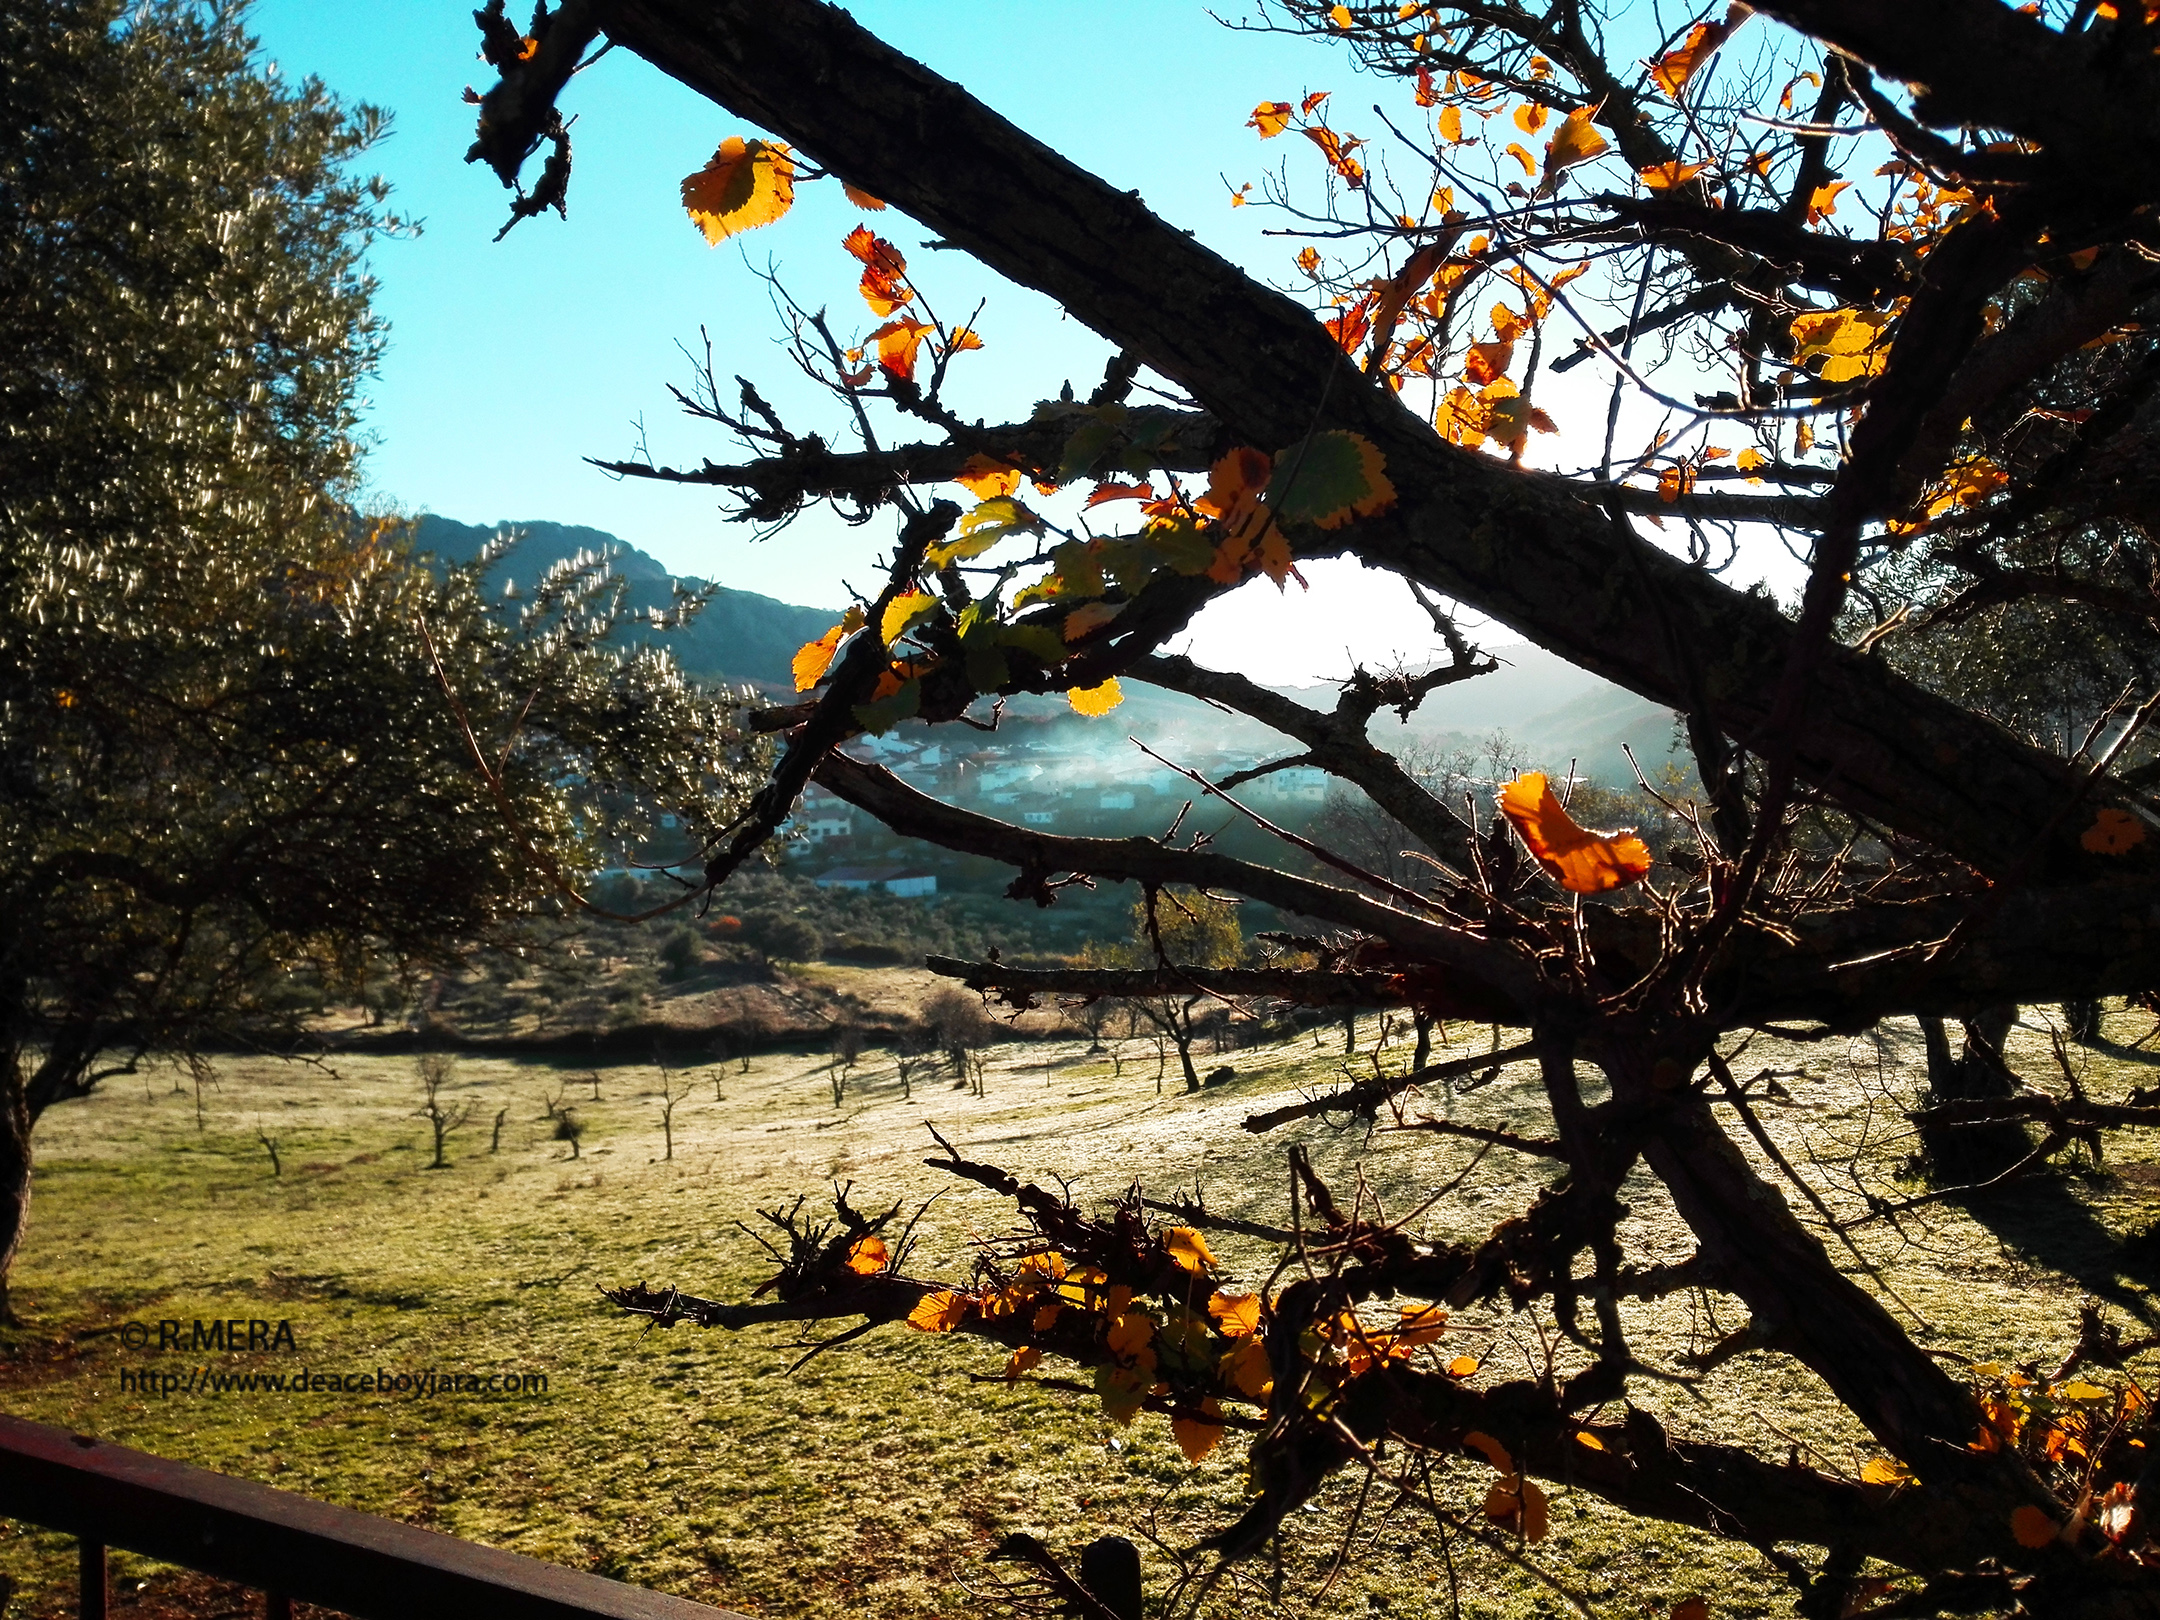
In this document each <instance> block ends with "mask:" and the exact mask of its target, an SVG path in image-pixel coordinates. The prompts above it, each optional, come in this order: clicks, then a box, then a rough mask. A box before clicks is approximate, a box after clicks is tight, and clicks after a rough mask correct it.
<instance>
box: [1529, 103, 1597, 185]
mask: <svg viewBox="0 0 2160 1620" xmlns="http://www.w3.org/2000/svg"><path fill="white" fill-rule="evenodd" d="M1596 110H1597V109H1596V108H1594V107H1577V108H1576V109H1575V110H1574V111H1573V112H1571V113H1569V114H1568V115H1567V117H1566V118H1564V119H1562V120H1561V121H1560V127H1559V128H1558V129H1557V130H1555V131H1554V132H1553V138H1552V139H1551V140H1549V141H1547V142H1546V143H1545V178H1544V180H1543V181H1542V182H1540V184H1539V186H1538V190H1539V191H1540V192H1549V191H1551V190H1553V189H1554V188H1555V187H1556V186H1558V185H1559V183H1560V175H1561V172H1562V171H1563V170H1566V169H1571V168H1573V167H1574V166H1575V165H1576V164H1578V163H1587V162H1589V161H1590V160H1591V159H1592V158H1594V157H1596V156H1597V155H1598V154H1599V153H1601V152H1603V151H1605V150H1606V148H1607V146H1608V144H1609V143H1608V142H1607V141H1606V139H1605V137H1604V136H1602V135H1600V134H1599V133H1598V132H1597V129H1596V127H1595V126H1593V125H1592V124H1591V122H1590V115H1591V114H1592V113H1593V112H1595V111H1596Z"/></svg>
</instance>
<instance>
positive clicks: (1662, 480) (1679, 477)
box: [1657, 461, 1695, 506]
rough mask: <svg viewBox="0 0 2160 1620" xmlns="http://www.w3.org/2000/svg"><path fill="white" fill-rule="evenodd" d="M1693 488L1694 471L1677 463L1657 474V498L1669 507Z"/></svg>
mask: <svg viewBox="0 0 2160 1620" xmlns="http://www.w3.org/2000/svg"><path fill="white" fill-rule="evenodd" d="M1694 488H1695V469H1694V468H1693V467H1690V466H1689V465H1688V464H1687V463H1686V462H1684V461H1683V462H1677V463H1675V464H1674V465H1673V466H1670V467H1667V468H1666V469H1665V470H1664V471H1663V472H1661V473H1659V474H1658V481H1657V498H1658V499H1659V500H1661V501H1663V502H1664V503H1665V504H1666V505H1668V506H1670V505H1671V504H1672V503H1673V502H1674V501H1677V500H1678V499H1679V498H1680V497H1681V496H1683V495H1685V494H1688V493H1689V492H1690V491H1692V490H1693V489H1694Z"/></svg>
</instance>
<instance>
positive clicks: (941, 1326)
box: [907, 1288, 974, 1333]
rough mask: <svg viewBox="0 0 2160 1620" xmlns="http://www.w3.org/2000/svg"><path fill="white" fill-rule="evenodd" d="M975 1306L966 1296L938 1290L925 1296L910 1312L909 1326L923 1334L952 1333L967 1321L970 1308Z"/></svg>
mask: <svg viewBox="0 0 2160 1620" xmlns="http://www.w3.org/2000/svg"><path fill="white" fill-rule="evenodd" d="M973 1304H974V1301H973V1300H971V1299H970V1298H969V1297H968V1296H967V1295H965V1294H956V1293H954V1292H953V1291H952V1290H951V1289H950V1288H940V1289H937V1290H935V1291H934V1292H931V1293H928V1294H925V1295H923V1297H922V1298H921V1299H920V1300H919V1301H917V1302H916V1305H915V1308H914V1309H913V1310H912V1311H909V1312H908V1319H907V1322H908V1326H909V1327H911V1328H915V1329H916V1330H918V1331H919V1332H923V1333H950V1332H951V1331H952V1330H953V1329H954V1328H956V1327H958V1326H959V1325H960V1324H961V1323H962V1322H965V1321H966V1320H967V1313H968V1308H969V1307H970V1306H971V1305H973Z"/></svg>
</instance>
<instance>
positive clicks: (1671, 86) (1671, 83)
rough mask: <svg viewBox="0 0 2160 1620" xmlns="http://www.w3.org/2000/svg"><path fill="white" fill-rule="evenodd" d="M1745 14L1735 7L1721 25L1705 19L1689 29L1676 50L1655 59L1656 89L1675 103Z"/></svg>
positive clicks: (1744, 10) (1653, 76)
mask: <svg viewBox="0 0 2160 1620" xmlns="http://www.w3.org/2000/svg"><path fill="white" fill-rule="evenodd" d="M1747 14H1748V13H1747V7H1746V6H1743V5H1735V6H1733V7H1731V8H1730V9H1729V10H1728V11H1727V12H1726V13H1725V20H1724V21H1723V22H1721V23H1714V22H1711V21H1710V20H1709V19H1708V18H1705V19H1704V20H1703V21H1701V22H1699V23H1697V24H1696V25H1695V26H1694V27H1693V28H1690V29H1689V30H1688V34H1687V38H1686V39H1684V40H1682V41H1681V42H1680V47H1679V49H1678V50H1673V51H1667V52H1666V53H1665V54H1664V55H1663V56H1661V57H1659V58H1658V62H1657V67H1656V68H1655V69H1654V70H1653V71H1652V72H1651V75H1650V77H1651V78H1652V79H1653V80H1655V81H1656V83H1657V87H1658V88H1659V89H1660V90H1662V91H1664V92H1665V93H1666V94H1667V95H1668V96H1671V97H1672V98H1673V99H1674V100H1676V101H1677V100H1678V99H1679V98H1680V92H1681V91H1682V90H1684V89H1686V88H1687V82H1688V80H1690V79H1692V78H1694V77H1695V75H1696V73H1697V72H1699V71H1700V70H1701V68H1702V65H1703V63H1705V62H1707V61H1709V60H1710V55H1711V53H1712V52H1713V51H1715V50H1716V49H1717V48H1718V47H1719V46H1720V45H1722V44H1724V43H1725V40H1726V37H1727V36H1728V35H1729V34H1731V33H1732V31H1733V30H1734V29H1735V28H1737V27H1739V26H1740V24H1741V23H1742V22H1744V21H1746V20H1747Z"/></svg>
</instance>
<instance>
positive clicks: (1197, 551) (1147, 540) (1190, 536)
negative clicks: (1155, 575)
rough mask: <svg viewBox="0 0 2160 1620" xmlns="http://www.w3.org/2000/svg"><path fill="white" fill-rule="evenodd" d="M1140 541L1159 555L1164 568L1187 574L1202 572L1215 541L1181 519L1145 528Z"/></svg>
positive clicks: (1205, 570)
mask: <svg viewBox="0 0 2160 1620" xmlns="http://www.w3.org/2000/svg"><path fill="white" fill-rule="evenodd" d="M1140 543H1141V544H1142V545H1144V546H1146V547H1147V548H1148V550H1150V551H1152V552H1153V553H1154V554H1155V555H1156V556H1157V557H1159V558H1160V559H1161V560H1162V564H1163V566H1164V567H1166V568H1168V569H1170V570H1171V571H1172V572H1174V573H1179V574H1184V575H1186V576H1188V577H1190V576H1192V575H1195V574H1204V573H1206V572H1207V571H1208V565H1209V564H1210V563H1212V562H1213V561H1214V560H1215V542H1214V541H1213V540H1210V539H1209V538H1208V537H1207V536H1206V535H1204V534H1202V533H1201V532H1200V531H1199V530H1198V529H1197V528H1195V527H1193V525H1192V524H1191V523H1189V522H1187V521H1186V520H1185V519H1183V518H1180V519H1178V520H1177V521H1176V522H1175V523H1166V524H1162V525H1160V526H1158V527H1156V528H1153V529H1150V530H1148V532H1147V533H1146V534H1144V535H1142V536H1141V537H1140Z"/></svg>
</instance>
